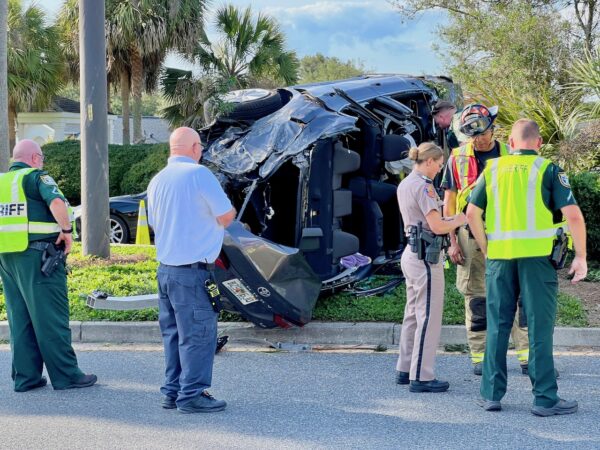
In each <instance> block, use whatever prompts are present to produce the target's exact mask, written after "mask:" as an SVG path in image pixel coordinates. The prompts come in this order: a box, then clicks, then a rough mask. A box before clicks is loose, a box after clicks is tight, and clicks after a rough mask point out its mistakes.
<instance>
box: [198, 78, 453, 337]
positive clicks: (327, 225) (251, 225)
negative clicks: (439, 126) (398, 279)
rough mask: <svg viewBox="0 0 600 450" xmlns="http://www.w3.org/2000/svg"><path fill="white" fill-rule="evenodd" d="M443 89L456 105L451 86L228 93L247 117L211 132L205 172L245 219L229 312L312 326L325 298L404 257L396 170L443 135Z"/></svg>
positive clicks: (264, 322)
mask: <svg viewBox="0 0 600 450" xmlns="http://www.w3.org/2000/svg"><path fill="white" fill-rule="evenodd" d="M440 87H441V88H442V89H443V90H444V92H445V93H446V94H448V93H449V94H450V95H449V96H450V98H451V99H452V96H453V95H454V92H455V90H454V85H453V84H452V82H451V80H449V79H447V78H443V77H440V78H436V77H406V76H383V75H381V76H379V75H371V76H364V77H359V78H353V79H348V80H342V81H336V82H326V83H319V84H311V85H302V86H294V87H289V88H284V89H279V90H277V91H265V90H245V91H237V92H234V93H231V94H228V98H227V100H228V101H230V102H233V103H234V105H235V108H234V109H233V110H232V111H230V112H229V113H227V114H225V115H222V116H220V117H217V118H216V119H215V120H214V121H213V122H212V123H211V125H209V126H207V127H205V128H203V129H202V130H200V134H201V138H202V141H203V146H204V148H205V150H204V155H203V164H206V165H207V166H208V167H210V168H211V169H213V171H214V172H215V173H216V174H217V176H218V177H219V178H220V181H221V183H222V185H223V186H224V188H225V190H226V192H227V193H228V195H229V197H230V198H231V199H232V201H233V203H234V205H235V207H236V209H237V210H238V221H236V222H235V223H234V224H233V225H232V226H231V227H229V228H228V230H227V233H226V235H225V241H224V245H223V252H222V254H221V257H220V258H219V259H218V261H217V271H216V277H217V279H218V281H219V284H220V287H221V294H222V297H223V298H222V299H223V302H224V306H225V308H226V309H228V310H233V311H237V312H240V313H241V314H242V315H243V316H244V317H245V318H247V319H248V320H250V321H252V322H254V323H255V324H257V325H258V326H261V327H264V328H271V327H276V326H281V327H287V326H291V325H297V326H302V325H303V324H305V323H307V322H308V321H309V320H310V318H311V314H312V310H313V308H314V305H315V303H316V300H317V297H318V296H319V294H320V293H322V292H333V291H334V290H336V289H340V288H343V287H346V286H349V285H352V284H353V283H356V282H357V281H359V280H361V279H363V278H365V277H367V276H369V275H370V274H371V273H372V272H373V270H374V268H376V267H377V266H378V265H381V264H384V263H385V262H387V261H389V260H392V259H394V258H395V257H397V255H398V254H399V252H400V251H401V250H402V249H403V247H404V245H405V237H404V233H403V225H402V223H401V217H400V213H399V209H398V203H397V199H396V187H397V182H398V177H397V176H395V175H394V172H395V173H398V171H399V170H402V168H404V169H407V170H409V167H410V166H409V164H407V162H406V160H405V158H406V155H407V152H408V150H409V149H410V147H411V146H414V145H418V144H419V143H421V142H423V141H428V140H432V139H434V138H435V137H436V132H437V131H436V130H435V125H434V122H433V118H432V114H431V111H432V107H433V105H434V104H435V102H436V101H437V100H438V92H439V90H440ZM403 160H405V161H403Z"/></svg>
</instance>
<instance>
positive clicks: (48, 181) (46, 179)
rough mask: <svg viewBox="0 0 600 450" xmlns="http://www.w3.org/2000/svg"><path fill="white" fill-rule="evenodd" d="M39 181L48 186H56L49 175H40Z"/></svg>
mask: <svg viewBox="0 0 600 450" xmlns="http://www.w3.org/2000/svg"><path fill="white" fill-rule="evenodd" d="M40 180H41V181H42V183H44V184H47V185H48V186H56V181H54V179H53V178H52V177H51V176H50V175H41V176H40Z"/></svg>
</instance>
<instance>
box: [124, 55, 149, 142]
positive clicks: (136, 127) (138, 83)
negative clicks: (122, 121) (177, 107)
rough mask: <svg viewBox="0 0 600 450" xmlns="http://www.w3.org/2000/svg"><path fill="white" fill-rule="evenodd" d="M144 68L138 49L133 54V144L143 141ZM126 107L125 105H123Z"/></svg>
mask: <svg viewBox="0 0 600 450" xmlns="http://www.w3.org/2000/svg"><path fill="white" fill-rule="evenodd" d="M143 74H144V67H143V65H142V56H141V55H140V53H139V51H138V50H137V49H133V50H132V52H131V94H132V98H133V108H132V109H133V143H134V144H137V143H139V142H141V141H142V139H143V137H144V136H143V134H142V78H143ZM123 106H124V105H123Z"/></svg>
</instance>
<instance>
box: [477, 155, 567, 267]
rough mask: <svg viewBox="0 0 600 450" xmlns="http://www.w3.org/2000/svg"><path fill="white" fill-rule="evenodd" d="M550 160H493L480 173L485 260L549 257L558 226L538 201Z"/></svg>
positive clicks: (525, 157) (515, 157) (522, 157)
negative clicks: (483, 187) (483, 192)
mask: <svg viewBox="0 0 600 450" xmlns="http://www.w3.org/2000/svg"><path fill="white" fill-rule="evenodd" d="M549 165H550V161H549V160H547V159H544V158H542V157H541V156H538V155H510V156H505V157H503V158H496V159H494V160H492V161H491V162H490V164H488V166H487V167H486V168H485V170H484V171H483V176H484V177H485V184H486V193H487V207H486V210H485V214H486V219H485V224H486V234H487V239H488V258H490V259H515V258H529V257H536V256H549V255H550V254H551V252H552V243H553V241H554V237H555V235H556V230H557V228H558V227H559V226H562V225H557V224H554V222H553V215H552V212H551V211H550V210H549V209H548V208H547V207H546V205H545V204H544V200H543V198H542V180H543V177H544V172H545V171H546V169H547V168H548V166H549Z"/></svg>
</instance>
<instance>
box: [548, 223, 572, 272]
mask: <svg viewBox="0 0 600 450" xmlns="http://www.w3.org/2000/svg"><path fill="white" fill-rule="evenodd" d="M568 251H569V237H568V236H567V234H566V233H565V232H564V230H563V229H562V227H561V228H559V229H558V230H556V237H555V238H554V242H553V243H552V253H551V254H550V262H551V263H552V266H553V267H554V268H555V269H556V270H560V269H562V268H564V267H565V262H566V261H567V253H568Z"/></svg>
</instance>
